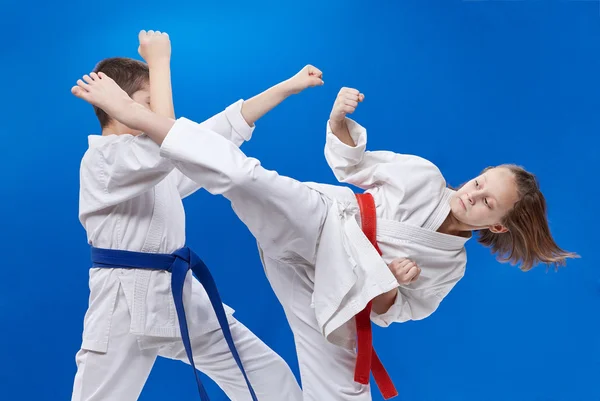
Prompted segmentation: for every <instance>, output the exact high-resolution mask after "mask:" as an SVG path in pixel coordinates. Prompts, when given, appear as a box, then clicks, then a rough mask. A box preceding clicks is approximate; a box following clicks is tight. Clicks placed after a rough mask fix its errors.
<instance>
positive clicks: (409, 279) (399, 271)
mask: <svg viewBox="0 0 600 401" xmlns="http://www.w3.org/2000/svg"><path fill="white" fill-rule="evenodd" d="M388 267H389V269H390V271H391V272H392V273H393V274H394V276H395V277H396V280H397V281H398V284H410V283H413V282H415V281H417V279H418V278H419V275H420V274H421V268H420V267H419V266H417V264H416V263H415V262H413V261H412V260H410V259H406V258H402V259H394V260H393V261H392V263H390V264H389V265H388Z"/></svg>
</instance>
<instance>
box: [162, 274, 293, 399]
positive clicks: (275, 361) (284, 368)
mask: <svg viewBox="0 0 600 401" xmlns="http://www.w3.org/2000/svg"><path fill="white" fill-rule="evenodd" d="M200 291H202V290H201V284H200V283H199V282H197V281H196V280H193V281H192V293H193V295H192V297H191V299H192V300H194V299H199V298H200V296H201V294H200ZM199 307H203V308H204V307H206V306H201V304H198V303H194V302H192V303H191V304H189V305H185V309H186V314H188V316H192V315H193V314H194V308H199ZM201 314H202V315H204V314H205V313H204V311H202V313H201ZM229 321H230V323H229V329H230V330H231V335H232V337H233V340H234V342H235V346H236V348H237V350H238V353H239V355H240V359H241V361H242V364H243V366H244V370H245V371H246V374H247V375H248V379H249V380H250V383H251V384H252V388H253V389H254V391H255V392H256V396H257V398H258V399H259V400H260V401H281V400H286V401H301V400H302V391H301V390H300V386H299V385H298V382H297V380H296V378H295V377H294V374H293V373H292V371H291V369H290V368H289V366H288V365H287V363H286V362H285V361H284V360H283V359H282V358H281V357H280V356H279V355H278V354H276V353H275V352H274V351H273V350H272V349H271V348H269V347H268V346H267V345H266V344H265V343H264V342H262V341H261V340H260V339H259V338H258V337H256V335H255V334H254V333H252V332H251V331H250V330H249V329H248V328H246V327H245V326H244V325H243V324H242V323H240V322H238V321H237V320H235V319H233V318H230V319H229ZM188 324H189V332H190V336H191V339H190V340H191V343H192V348H193V354H194V362H195V364H196V368H197V369H198V370H200V371H201V372H203V373H205V374H206V375H207V376H209V377H210V378H211V379H212V380H214V381H215V382H216V383H217V384H218V385H219V387H220V388H221V389H222V390H223V391H224V392H225V394H227V396H228V397H229V398H230V399H231V400H233V401H250V400H251V399H252V398H251V396H250V392H249V390H248V387H247V386H246V381H245V380H244V377H243V376H242V372H241V371H240V369H239V367H238V365H237V364H236V362H235V360H234V359H233V356H232V355H231V351H230V350H229V346H228V345H227V342H226V341H225V337H224V336H223V332H222V331H221V329H217V330H214V331H212V332H208V333H205V334H201V335H196V336H194V333H198V332H200V327H195V326H197V325H198V326H199V325H200V324H201V323H200V322H198V321H195V320H194V319H188ZM159 355H160V356H163V357H166V358H170V359H177V360H181V361H183V362H185V363H187V364H189V360H188V357H187V355H186V353H185V349H184V346H183V343H182V342H181V340H180V339H179V340H178V341H173V343H172V345H171V346H169V347H164V348H162V349H161V350H160V352H159ZM190 380H192V379H191V378H190Z"/></svg>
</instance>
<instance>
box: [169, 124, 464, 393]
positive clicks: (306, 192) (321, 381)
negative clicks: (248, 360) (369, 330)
mask: <svg viewBox="0 0 600 401" xmlns="http://www.w3.org/2000/svg"><path fill="white" fill-rule="evenodd" d="M348 127H349V129H350V132H351V135H352V137H353V138H354V140H355V142H356V143H357V146H356V147H349V146H346V145H344V144H343V143H341V142H340V141H339V140H338V139H337V137H335V136H334V135H333V134H332V133H331V132H328V134H327V145H326V156H327V160H328V162H329V164H330V166H331V167H332V169H333V170H334V172H335V173H336V175H337V177H338V179H340V180H342V181H345V182H349V183H352V184H354V185H357V186H359V187H361V188H364V189H367V190H368V192H370V193H371V194H373V196H374V198H375V204H376V209H377V225H378V227H377V241H378V242H379V246H380V248H381V250H382V252H383V258H382V257H380V255H379V254H378V253H377V251H376V250H375V249H374V248H373V246H372V245H371V244H370V243H369V241H368V240H367V238H366V237H365V236H364V234H363V233H362V231H361V228H360V225H359V224H360V223H359V220H360V213H359V209H358V205H357V202H356V199H355V196H354V193H353V192H352V191H351V190H350V189H349V188H346V187H342V186H332V185H322V184H314V183H301V182H298V181H296V180H293V179H291V178H288V177H284V176H280V175H278V174H277V173H276V172H274V171H269V170H266V169H264V168H263V167H261V166H260V162H259V161H258V160H256V159H253V158H248V157H246V156H245V155H244V154H243V153H242V152H241V151H240V150H239V149H238V147H236V146H235V145H233V144H232V143H231V142H229V141H226V140H224V139H223V138H222V137H221V136H219V135H217V134H215V133H214V132H212V131H210V130H207V129H204V128H203V127H201V126H199V125H197V124H196V123H194V122H191V121H189V120H187V119H184V118H181V119H179V120H177V122H176V123H175V125H174V126H173V128H172V129H171V131H170V132H169V134H168V135H167V137H166V139H165V140H164V142H163V143H162V146H161V154H162V155H163V156H165V157H168V158H170V159H172V160H173V161H174V164H175V165H176V166H177V167H178V168H179V169H180V170H181V171H182V172H183V173H184V174H185V175H187V176H188V177H190V178H192V179H193V180H194V181H196V182H197V183H198V184H200V185H202V187H204V188H205V189H207V190H208V191H209V192H211V193H213V194H222V195H223V196H225V197H226V198H227V199H229V200H230V201H231V203H232V207H233V209H234V211H235V212H236V214H237V215H238V216H239V218H240V219H241V220H242V221H243V222H244V223H245V224H246V226H247V227H248V228H249V230H250V231H251V232H252V234H253V235H254V236H255V238H256V239H257V241H258V244H259V248H260V249H261V254H262V259H263V262H264V268H265V272H266V274H267V276H268V279H269V281H270V283H271V286H272V287H273V289H274V291H275V293H276V294H277V297H278V298H279V300H280V302H281V304H282V305H283V307H284V310H285V313H286V315H287V318H288V321H289V323H290V326H291V328H292V330H293V332H294V336H295V341H296V347H297V352H298V359H299V366H300V371H301V378H302V384H303V391H304V400H305V401H306V400H310V401H318V400H319V401H320V400H360V401H365V400H370V399H371V396H370V390H369V386H363V385H360V384H358V383H355V382H354V381H353V378H354V366H355V361H356V353H355V350H354V347H355V345H356V344H355V340H356V329H355V324H354V319H353V318H354V316H355V315H356V314H358V313H359V312H360V311H361V310H362V309H364V307H365V306H366V304H367V303H368V302H369V300H371V299H373V298H374V297H376V296H377V295H380V294H382V293H385V292H387V291H390V290H393V289H395V288H398V296H397V299H396V302H395V304H394V305H393V306H392V307H391V308H390V309H389V310H388V312H387V313H385V314H383V315H377V314H375V313H373V314H372V316H371V318H372V320H373V321H374V322H375V323H377V324H378V325H380V326H388V325H389V324H391V323H392V322H404V321H407V320H411V319H412V320H417V319H423V318H425V317H427V316H428V315H430V314H431V313H432V312H433V311H435V309H436V308H437V307H438V305H439V304H440V302H441V301H442V299H443V298H444V297H445V296H446V295H447V294H448V292H449V291H450V290H451V289H452V288H453V286H454V285H455V284H456V283H457V282H458V280H460V279H461V278H462V276H463V274H464V271H465V264H466V253H465V249H464V244H465V242H466V240H467V239H466V238H461V237H455V236H450V235H445V234H441V233H438V232H436V230H437V229H438V227H439V226H440V225H441V223H442V222H443V221H444V219H445V218H446V216H447V215H448V213H449V212H450V205H449V199H450V197H451V195H452V193H453V192H452V190H450V189H448V188H447V187H446V183H445V180H444V178H443V176H442V175H441V173H440V171H439V170H438V169H437V168H436V166H435V165H433V164H432V163H431V162H429V161H427V160H424V159H422V158H419V157H416V156H408V155H400V154H395V153H392V152H366V151H365V146H366V130H365V129H364V128H363V127H361V126H360V125H358V124H357V123H355V122H354V121H352V120H349V119H348ZM400 257H407V258H410V259H412V260H414V261H415V262H416V263H417V264H418V265H419V266H420V267H421V269H422V272H421V277H420V278H419V280H417V282H415V283H412V284H409V285H403V286H399V287H398V283H397V281H396V279H395V277H394V276H393V275H392V273H391V272H390V270H389V269H388V267H387V265H386V264H387V263H389V262H391V261H392V260H393V259H394V258H400ZM379 353H380V355H383V354H385V348H379ZM383 360H384V363H385V356H383Z"/></svg>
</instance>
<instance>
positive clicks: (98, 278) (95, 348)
mask: <svg viewBox="0 0 600 401" xmlns="http://www.w3.org/2000/svg"><path fill="white" fill-rule="evenodd" d="M139 40H140V47H139V53H140V55H141V56H142V57H143V58H144V59H145V60H146V62H147V65H146V64H144V63H141V62H138V61H135V60H131V59H124V58H113V59H107V60H104V61H102V62H101V63H99V64H98V66H97V67H96V69H95V72H98V73H105V74H109V75H110V76H112V77H113V78H114V79H115V81H116V82H117V83H118V84H119V85H120V86H121V87H122V88H124V90H125V91H126V92H127V93H128V94H129V95H130V96H131V97H132V98H133V99H134V100H135V101H136V102H138V103H140V104H142V105H143V106H144V107H146V108H148V109H151V110H153V111H154V112H156V113H157V114H160V115H163V116H166V117H170V118H173V117H174V112H173V104H172V94H171V84H170V65H169V63H170V53H171V46H170V41H169V37H168V35H167V34H164V33H160V32H153V31H149V32H144V31H142V32H140V36H139ZM92 75H95V74H92ZM84 79H85V80H88V79H90V77H89V76H86V77H84ZM321 83H322V81H321V79H320V72H319V71H318V70H316V69H314V68H312V67H310V68H309V67H306V68H304V69H303V70H302V71H300V72H299V73H298V74H297V75H296V76H294V77H292V78H290V79H289V80H287V81H284V82H282V83H281V84H279V85H276V86H274V87H273V88H271V89H269V90H267V91H265V92H263V93H261V94H260V95H257V96H255V97H254V98H252V99H250V100H247V101H242V100H240V101H238V102H236V103H234V104H233V105H231V106H229V107H228V108H227V109H226V110H225V111H223V112H221V113H219V114H217V115H215V116H213V117H212V118H210V119H209V120H207V121H205V122H204V123H202V125H203V126H206V127H207V128H210V129H212V130H214V131H215V132H218V133H219V134H220V135H222V136H223V137H225V138H227V139H228V140H230V141H232V142H233V143H235V144H236V146H239V145H241V144H242V143H243V142H244V141H246V140H249V139H250V137H251V134H252V132H253V124H254V122H255V121H256V120H258V119H259V118H260V117H261V116H262V115H264V114H265V113H266V112H267V111H268V110H270V109H271V108H273V107H274V106H276V105H277V104H278V103H279V102H281V101H282V100H283V99H284V98H285V97H286V96H287V95H289V94H290V93H297V92H300V91H302V90H303V89H305V88H307V87H309V86H315V85H319V84H321ZM95 111H96V115H97V116H98V119H99V121H100V124H101V126H102V135H101V136H98V135H92V136H90V137H89V149H88V150H87V152H86V153H85V155H84V157H83V160H82V162H81V172H80V186H81V188H80V211H79V216H80V221H81V223H82V225H83V226H84V228H85V229H86V232H87V237H88V242H89V244H90V245H91V246H92V247H93V249H94V250H96V249H108V250H112V251H122V250H126V251H133V252H138V253H143V254H149V255H153V254H172V253H173V252H175V251H177V250H179V249H181V248H182V247H183V246H184V244H185V216H184V209H183V205H182V202H181V199H182V198H184V197H186V196H189V195H190V194H192V193H193V192H195V191H196V190H197V189H199V186H198V185H197V184H195V183H194V182H193V181H191V180H190V179H188V178H186V177H185V176H184V175H183V174H182V173H181V172H179V171H178V170H177V169H175V168H174V166H173V164H172V163H171V162H170V161H169V160H167V159H165V158H162V157H161V156H160V153H159V147H158V146H157V145H156V144H155V143H154V142H152V141H151V140H150V138H148V137H147V136H146V135H144V134H142V133H141V132H139V131H135V130H132V129H130V128H129V127H127V126H125V125H123V124H121V123H119V122H118V121H116V120H114V119H112V118H111V116H109V115H108V114H107V113H105V112H104V111H103V110H102V109H100V108H98V107H95ZM94 266H95V267H94V268H92V269H91V270H90V280H89V285H90V298H89V307H88V310H87V312H86V316H85V320H84V331H83V342H82V346H81V349H80V351H79V352H78V353H77V357H76V361H77V374H76V376H75V381H74V387H73V395H72V400H73V401H83V400H86V401H92V400H119V401H129V400H136V399H137V398H138V397H139V394H140V392H141V390H142V388H143V386H144V383H145V381H146V379H147V377H148V375H149V373H150V370H151V369H152V366H153V364H154V361H155V359H156V357H157V356H162V357H166V358H170V359H178V360H182V361H184V362H186V363H187V362H188V359H189V358H188V357H189V355H188V356H186V350H185V347H184V343H183V341H182V332H181V330H180V327H179V325H178V324H179V323H181V322H180V319H179V316H180V315H179V314H178V312H179V311H178V310H176V309H177V305H176V303H175V302H174V298H173V295H172V285H171V283H172V274H171V273H170V272H168V271H164V270H158V269H157V270H153V269H148V268H152V266H144V267H145V268H118V266H112V267H111V266H108V268H107V266H103V265H102V264H101V263H95V264H94ZM121 266H122V265H121ZM182 298H183V305H184V306H185V315H186V319H187V326H188V328H189V333H190V337H191V338H190V343H191V346H192V348H193V357H194V359H195V364H196V367H197V368H198V370H200V371H203V372H204V373H206V374H207V375H208V376H209V377H211V378H212V379H213V380H214V381H215V382H216V383H217V384H218V385H219V386H220V387H221V388H222V389H223V391H224V392H225V393H226V394H227V396H228V397H229V398H231V399H232V400H250V399H252V398H251V393H250V392H249V389H248V387H247V386H246V383H245V381H244V377H243V376H242V372H241V370H240V369H239V367H238V365H237V364H236V361H235V360H234V359H233V358H232V355H231V352H230V348H229V345H228V344H227V341H226V338H225V336H224V332H223V330H222V329H221V327H220V324H219V321H218V319H217V316H216V313H215V311H214V310H213V307H212V306H211V304H210V302H209V298H208V295H207V292H206V291H205V289H204V287H203V286H202V285H200V283H199V282H198V281H196V280H194V279H193V277H192V275H191V273H190V272H187V273H186V275H185V282H184V284H183V295H182ZM225 312H226V314H227V321H228V325H229V330H230V331H231V335H232V337H233V340H234V342H235V345H236V347H237V352H239V354H240V358H241V361H242V363H243V367H244V369H245V370H246V371H247V374H248V379H249V381H250V382H251V384H252V387H253V388H254V391H255V392H256V396H257V397H258V399H260V400H261V401H269V400H281V399H282V398H283V399H286V400H301V399H302V393H301V390H300V388H299V386H298V384H297V382H296V380H295V378H294V376H293V374H292V372H291V371H290V369H289V367H288V366H287V364H286V363H285V362H284V361H283V360H282V359H281V358H280V357H279V356H278V355H277V354H275V352H273V351H272V350H271V349H270V348H269V347H267V346H266V345H265V344H264V343H263V342H261V341H260V340H259V339H258V338H257V337H256V336H255V335H254V334H253V333H252V332H251V331H250V330H248V329H247V328H246V327H244V326H243V325H242V324H241V323H240V322H238V321H237V320H236V319H235V318H234V317H233V316H232V314H233V310H232V309H231V308H229V307H227V306H225Z"/></svg>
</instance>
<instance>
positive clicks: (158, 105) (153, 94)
mask: <svg viewBox="0 0 600 401" xmlns="http://www.w3.org/2000/svg"><path fill="white" fill-rule="evenodd" d="M149 70H150V108H151V109H152V111H153V112H155V113H156V114H159V115H161V116H164V117H169V118H175V108H174V106H173V90H172V87H171V66H170V63H169V61H168V60H165V61H164V62H162V63H156V64H152V65H149Z"/></svg>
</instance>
